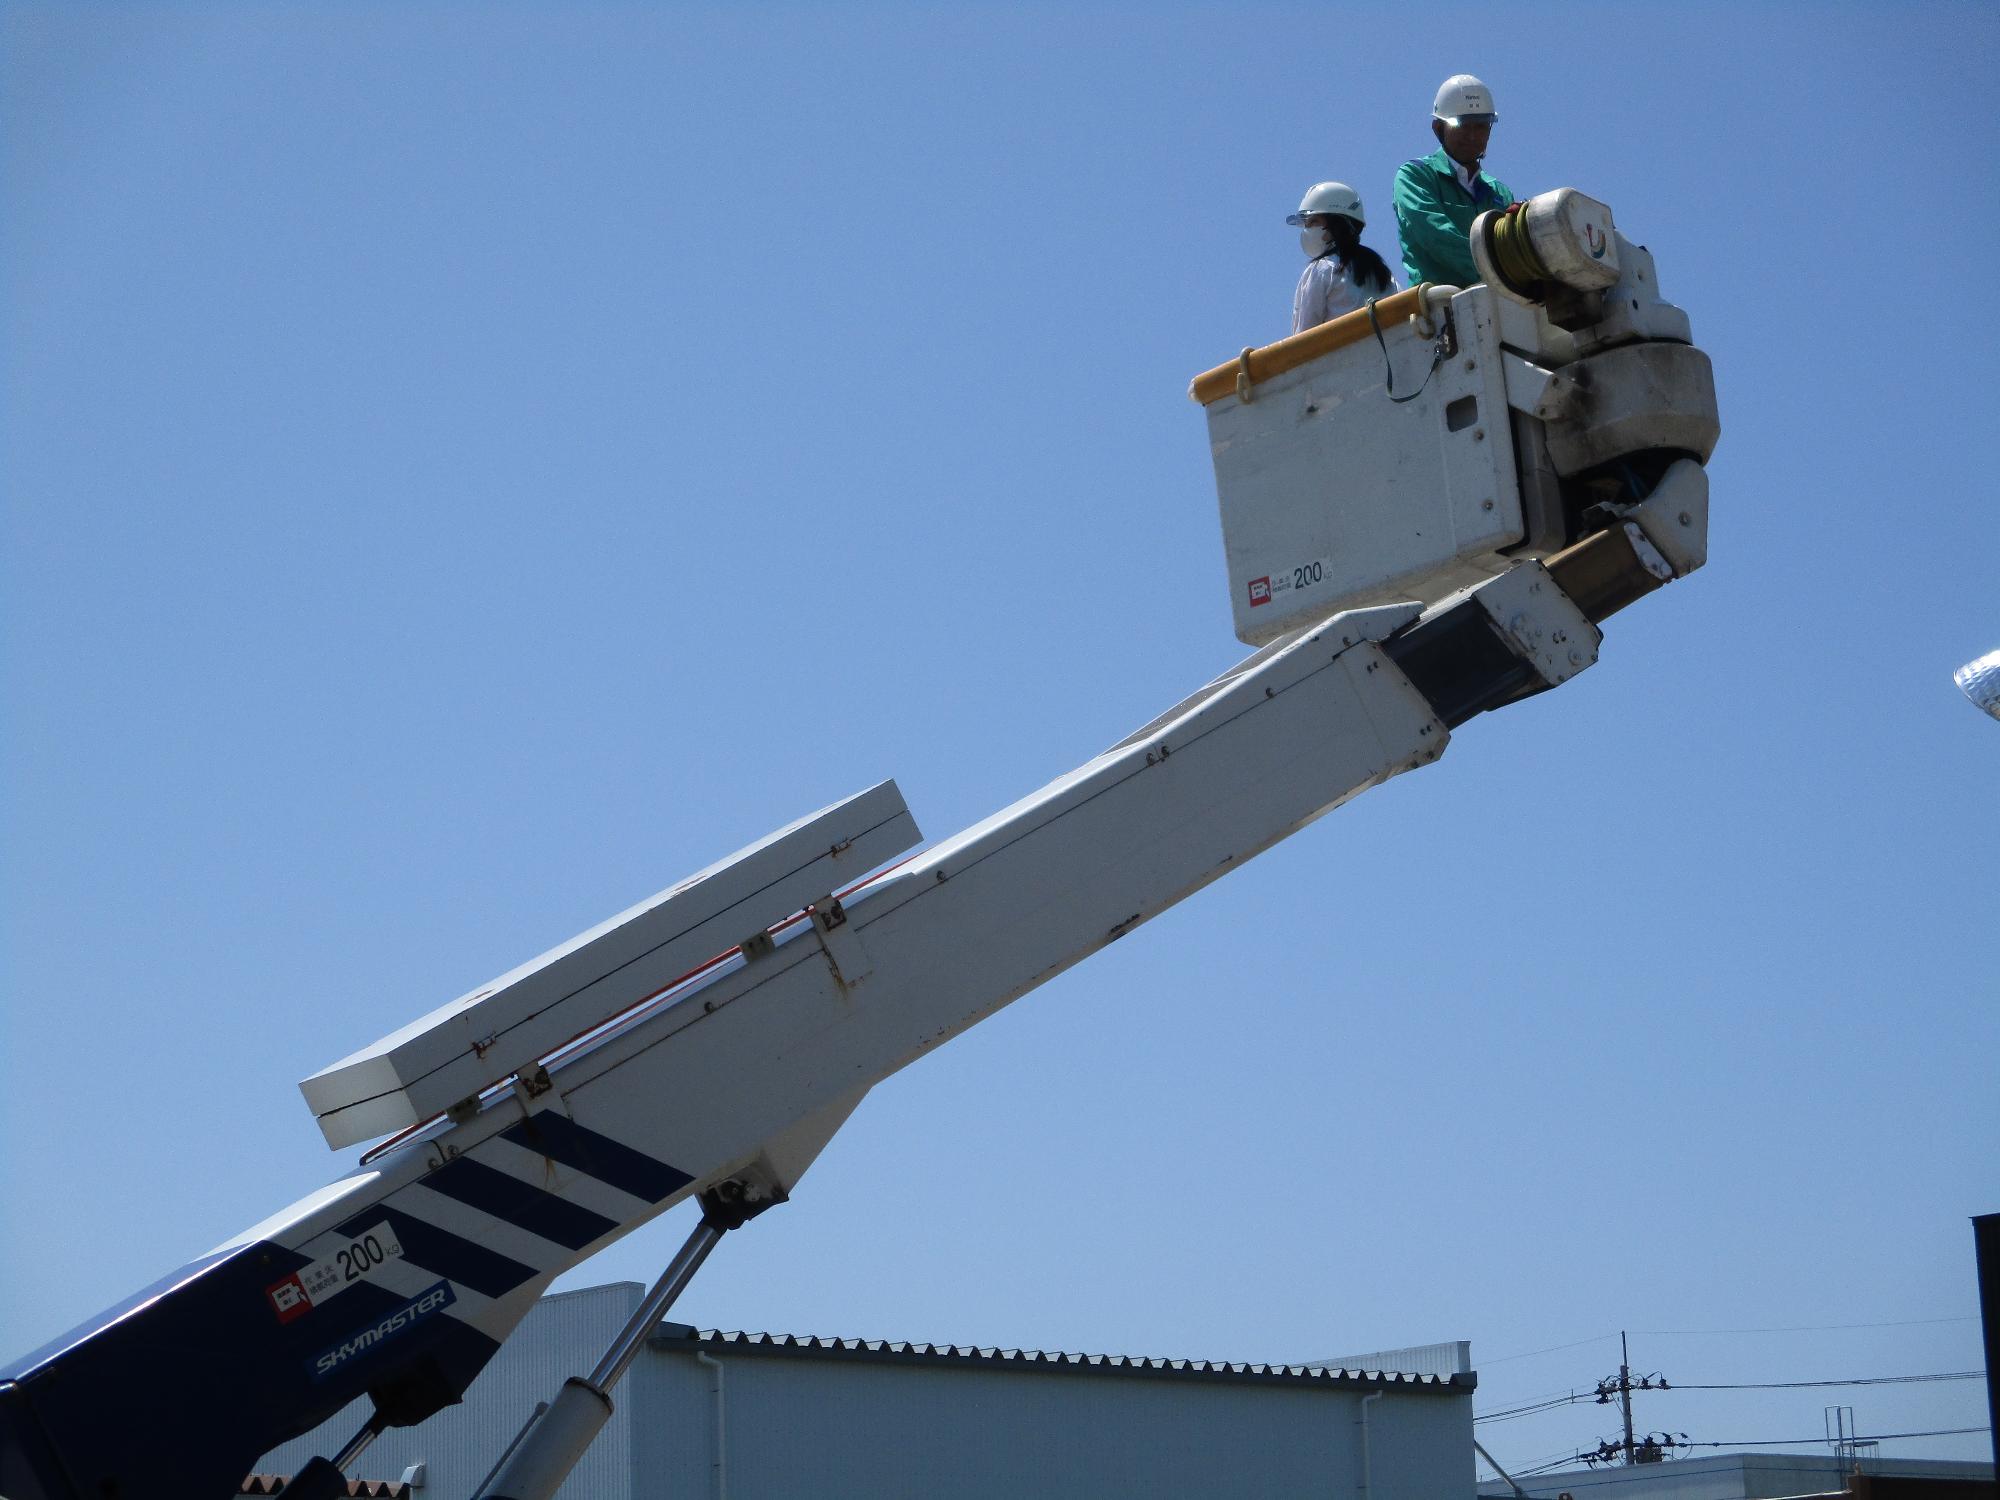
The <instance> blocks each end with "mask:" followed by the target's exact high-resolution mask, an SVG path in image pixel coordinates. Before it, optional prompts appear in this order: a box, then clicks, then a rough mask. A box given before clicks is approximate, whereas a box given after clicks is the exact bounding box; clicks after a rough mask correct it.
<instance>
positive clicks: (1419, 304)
mask: <svg viewBox="0 0 2000 1500" xmlns="http://www.w3.org/2000/svg"><path fill="white" fill-rule="evenodd" d="M1423 310H1424V288H1423V287H1421V286H1413V287H1411V288H1410V289H1409V290H1408V291H1404V292H1397V293H1395V294H1394V295H1393V296H1388V297H1384V298H1382V300H1381V301H1379V302H1377V303H1376V304H1375V316H1376V317H1378V318H1379V319H1381V320H1382V326H1383V327H1384V328H1385V329H1386V328H1392V327H1394V326H1395V325H1396V324H1398V323H1400V322H1402V321H1403V319H1405V318H1410V317H1416V316H1418V315H1419V314H1421V313H1422V312H1423ZM1371 333H1372V330H1371V329H1370V328H1369V326H1368V309H1367V308H1365V307H1364V308H1361V309H1360V310H1359V311H1357V312H1351V313H1343V314H1342V315H1341V316H1340V317H1337V318H1335V319H1333V320H1332V321H1331V322H1329V323H1322V324H1320V325H1319V326H1318V327H1317V328H1308V329H1307V330H1306V331H1305V332H1304V333H1295V334H1293V335H1292V336H1291V337H1290V338H1286V339H1279V340H1278V342H1277V343H1275V344H1266V345H1264V347H1263V348H1261V349H1245V350H1244V351H1243V352H1242V353H1241V354H1240V355H1238V356H1237V357H1236V358H1235V359H1232V360H1231V361H1230V362H1229V363H1228V364H1226V365H1217V366H1216V367H1215V368H1214V369H1213V370H1204V371H1202V373H1201V374H1199V375H1197V376H1195V378H1194V379H1193V380H1192V381H1191V382H1189V384H1188V396H1189V398H1190V399H1192V400H1195V401H1199V402H1200V403H1201V404H1202V405H1203V406H1207V405H1209V404H1210V403H1211V402H1215V401H1220V400H1221V399H1222V398H1223V397H1224V396H1234V395H1236V394H1238V391H1239V389H1243V390H1247V389H1248V388H1249V387H1251V386H1255V385H1257V384H1259V383H1260V382H1262V381H1266V380H1270V379H1272V378H1273V377H1275V376H1278V375H1282V374H1284V373H1285V371H1287V370H1296V369H1297V368H1298V367H1299V366H1300V365H1302V364H1305V363H1306V362H1307V361H1308V360H1314V359H1318V358H1319V357H1320V356H1321V355H1322V354H1330V353H1332V352H1333V351H1334V350H1335V349H1344V348H1346V347H1347V346H1348V345H1349V344H1358V343H1360V342H1361V340H1363V339H1365V338H1368V337H1370V336H1371ZM1239 380H1240V381H1241V382H1242V384H1241V385H1240V386H1239Z"/></svg>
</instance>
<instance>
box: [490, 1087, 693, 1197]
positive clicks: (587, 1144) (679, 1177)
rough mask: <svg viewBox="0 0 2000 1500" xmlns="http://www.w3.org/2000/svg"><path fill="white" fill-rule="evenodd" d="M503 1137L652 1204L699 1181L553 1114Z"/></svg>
mask: <svg viewBox="0 0 2000 1500" xmlns="http://www.w3.org/2000/svg"><path fill="white" fill-rule="evenodd" d="M500 1134H501V1136H502V1137H503V1138H504V1139H506V1140H510V1141H512V1142H513V1143H514V1144H515V1145H517V1146H521V1147H524V1148H526V1149H527V1150H529V1151H532V1152H534V1153H535V1154H536V1155H537V1156H546V1157H549V1158H550V1159H551V1160H553V1161H559V1162H561V1163H562V1164H563V1165H564V1166H566V1167H574V1168H576V1170H577V1171H579V1172H587V1173H589V1174H590V1175H591V1176H592V1177H595V1178H597V1179H598V1180H599V1181H601V1182H608V1183H610V1184H611V1185H612V1186H613V1187H615V1188H618V1189H620V1190H621V1191H623V1192H627V1193H630V1194H631V1195H632V1196H633V1197H635V1198H644V1199H645V1200H646V1201H647V1202H648V1203H658V1202H660V1201H661V1200H662V1199H663V1198H670V1197H672V1196H673V1195H674V1194H675V1193H678V1192H679V1191H680V1190H681V1189H682V1188H684V1187H686V1186H687V1185H688V1184H689V1183H690V1182H693V1181H694V1179H693V1178H692V1177H690V1176H689V1175H688V1174H687V1173H685V1172H683V1171H681V1170H680V1169H679V1168H678V1167H670V1166H668V1165H667V1164H666V1163H665V1162H663V1161H660V1160H658V1159H657V1158H655V1157H651V1156H648V1155H646V1153H645V1152H643V1151H634V1150H633V1149H632V1148H631V1147H630V1146H627V1145H625V1144H624V1143H623V1142H622V1141H614V1140H612V1139H611V1137H610V1136H608V1135H599V1134H598V1133H597V1132H596V1131H594V1130H591V1129H588V1128H586V1127H585V1126H582V1125H579V1124H577V1123H576V1121H574V1120H572V1119H571V1118H570V1117H569V1116H568V1115H566V1114H563V1113H561V1112H560V1111H557V1110H553V1109H545V1110H543V1111H542V1112H541V1113H540V1114H535V1115H529V1116H528V1118H527V1119H525V1120H522V1121H521V1122H520V1123H518V1124H515V1125H510V1126H508V1127H507V1128H506V1129H505V1130H503V1131H501V1132H500Z"/></svg>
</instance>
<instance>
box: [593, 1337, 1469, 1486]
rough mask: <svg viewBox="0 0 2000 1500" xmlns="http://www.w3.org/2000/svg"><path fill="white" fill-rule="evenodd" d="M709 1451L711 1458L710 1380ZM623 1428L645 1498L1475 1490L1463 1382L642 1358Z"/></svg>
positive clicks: (682, 1352)
mask: <svg viewBox="0 0 2000 1500" xmlns="http://www.w3.org/2000/svg"><path fill="white" fill-rule="evenodd" d="M697 1349H699V1352H701V1353H705V1354H707V1355H708V1356H709V1357H710V1358H712V1359H714V1360H716V1361H717V1362H718V1363H719V1364H720V1365H721V1366H722V1381H721V1386H722V1393H723V1394H722V1406H723V1420H722V1429H723V1432H724V1435H725V1436H724V1443H723V1446H722V1463H721V1465H720V1466H719V1468H718V1466H717V1464H716V1462H715V1455H716V1452H717V1449H716V1444H715V1427H716V1424H715V1420H714V1403H715V1372H714V1371H713V1370H712V1369H711V1368H708V1367H706V1366H703V1365H701V1364H700V1363H698V1362H697V1359H696V1357H695V1355H696V1351H697ZM645 1364H646V1379H647V1382H648V1393H647V1396H646V1397H645V1399H644V1400H643V1402H642V1403H641V1406H640V1409H641V1411H642V1415H641V1416H640V1418H639V1422H638V1425H637V1427H636V1428H635V1430H634V1434H633V1450H634V1451H633V1457H634V1461H635V1465H636V1467H637V1470H638V1474H639V1478H638V1480H637V1482H636V1488H637V1489H638V1491H639V1492H640V1493H642V1494H647V1495H658V1496H668V1495H672V1496H717V1495H722V1494H726V1495H727V1496H728V1500H777V1497H787V1500H790V1497H797V1496H811V1497H813V1500H864V1497H865V1500H894V1497H905V1496H907V1497H912V1500H914V1497H918V1496H934V1495H940V1494H949V1495H953V1496H956V1497H961V1500H983V1497H992V1500H1002V1497H1005V1500H1015V1497H1019V1496H1021V1495H1035V1496H1038V1497H1049V1500H1061V1497H1066V1496H1077V1497H1085V1496H1093V1497H1116V1496H1134V1497H1137V1496H1148V1497H1151V1496H1157V1495H1161V1494H1173V1495H1177V1496H1216V1497H1222V1496H1230V1497H1236V1496H1254V1495H1300V1494H1313V1495H1322V1496H1357V1497H1358V1496H1361V1495H1363V1494H1366V1495H1367V1496H1368V1500H1439V1497H1447V1500H1454V1497H1470V1496H1471V1495H1472V1493H1473V1487H1474V1474H1473V1462H1472V1443H1471V1438H1472V1393H1471V1390H1470V1388H1466V1389H1464V1390H1463V1391H1439V1390H1437V1389H1435V1388H1430V1389H1414V1388H1413V1389H1410V1390H1407V1391H1391V1392H1386V1393H1385V1394H1384V1395H1383V1396H1382V1398H1381V1399H1379V1400H1375V1401H1373V1402H1370V1404H1369V1432H1368V1447H1369V1467H1370V1471H1371V1472H1370V1476H1369V1483H1368V1486H1367V1488H1366V1490H1365V1491H1364V1490H1363V1488H1362V1467H1361V1466H1362V1460H1361V1429H1360V1425H1359V1419H1360V1413H1361V1402H1362V1399H1363V1396H1364V1395H1365V1394H1367V1393H1366V1392H1365V1391H1362V1390H1359V1389H1354V1388H1352V1387H1342V1386H1339V1385H1336V1384H1332V1383H1322V1384H1318V1385H1314V1384H1311V1383H1308V1382H1305V1381H1303V1380H1302V1381H1299V1382H1297V1383H1296V1384H1294V1383H1289V1382H1278V1381H1272V1382H1255V1383H1253V1382H1247V1381H1231V1380H1227V1379H1220V1378H1219V1379H1215V1380H1201V1379H1193V1378H1185V1377H1167V1376H1161V1375H1149V1374H1146V1373H1142V1372H1136V1371H1132V1370H1129V1369H1125V1370H1112V1369H1108V1368H1102V1367H1096V1368H1093V1367H1077V1366H1073V1365H1061V1366H1036V1365H1027V1364H1022V1365H1011V1366H1010V1365H1002V1364H997V1363H994V1364H984V1365H978V1364H947V1363H942V1362H939V1363H926V1362H924V1361H922V1360H916V1359H912V1360H880V1361H868V1360H850V1359H824V1358H809V1357H792V1358H788V1357H785V1356H784V1355H783V1354H775V1353H770V1352H759V1353H755V1354H751V1353H748V1352H744V1351H741V1350H739V1351H737V1352H735V1353H732V1352H731V1351H730V1350H729V1349H727V1348H726V1347H715V1346H712V1345H711V1346H691V1347H689V1348H686V1349H667V1348H661V1347H658V1346H656V1347H655V1348H654V1349H652V1350H649V1352H648V1357H647V1360H646V1361H645Z"/></svg>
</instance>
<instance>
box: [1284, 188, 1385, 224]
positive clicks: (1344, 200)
mask: <svg viewBox="0 0 2000 1500" xmlns="http://www.w3.org/2000/svg"><path fill="white" fill-rule="evenodd" d="M1312 214H1339V215H1340V216H1341V217H1342V218H1343V219H1352V220H1353V221H1354V222H1355V223H1356V224H1357V225H1366V224H1367V222H1368V220H1367V219H1366V218H1365V217H1363V216H1362V213H1361V195H1360V194H1359V193H1357V192H1355V191H1354V189H1353V188H1351V187H1349V186H1348V185H1347V184H1346V183H1344V182H1315V183H1314V184H1313V185H1312V186H1311V187H1309V188H1307V189H1306V195H1305V197H1303V198H1301V199H1300V200H1299V211H1298V212H1297V213H1295V214H1287V215H1285V222H1286V223H1287V224H1303V223H1305V221H1306V219H1307V218H1308V217H1309V216H1310V215H1312Z"/></svg>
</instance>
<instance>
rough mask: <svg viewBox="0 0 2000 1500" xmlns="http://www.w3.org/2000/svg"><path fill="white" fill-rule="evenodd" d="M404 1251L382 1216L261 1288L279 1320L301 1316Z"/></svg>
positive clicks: (367, 1276) (369, 1275) (336, 1295)
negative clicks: (376, 1222)
mask: <svg viewBox="0 0 2000 1500" xmlns="http://www.w3.org/2000/svg"><path fill="white" fill-rule="evenodd" d="M402 1254H403V1246H402V1243H401V1241H399V1240H398V1239H397V1238H396V1231H395V1230H393V1229H391V1228H390V1227H389V1221H388V1220H386V1219H384V1220H383V1221H382V1222H381V1223H380V1224H377V1225H376V1226H375V1227H374V1228H373V1229H366V1230H363V1231H362V1232H361V1233H360V1234H358V1235H356V1236H354V1238H352V1239H350V1240H348V1241H347V1242H346V1243H344V1244H342V1245H339V1246H337V1247H335V1249H334V1252H333V1254H331V1255H326V1256H322V1257H321V1258H320V1259H318V1260H316V1261H314V1262H313V1263H312V1264H311V1265H309V1266H301V1267H299V1269H298V1270H296V1271H294V1272H293V1273H292V1274H291V1275H289V1276H287V1277H286V1278H285V1279H284V1280H283V1281H279V1282H275V1283H273V1284H272V1285H271V1286H268V1287H266V1288H265V1289H264V1295H265V1296H267V1297H269V1298H270V1299H271V1310H272V1311H273V1312H275V1313H276V1314H277V1315H278V1321H279V1322H280V1323H289V1322H291V1321H292V1319H294V1318H302V1317H304V1316H305V1315H306V1314H307V1313H309V1312H311V1311H312V1310H313V1309H314V1308H315V1307H318V1306H320V1305H321V1304H322V1303H324V1302H327V1301H329V1300H331V1299H332V1298H334V1297H338V1296H339V1295H340V1294H341V1293H342V1292H344V1291H346V1290H347V1289H348V1288H349V1287H351V1286H353V1285H354V1284H355V1283H356V1282H357V1281H366V1280H368V1279H369V1278H370V1277H371V1276H372V1275H373V1274H374V1273H375V1272H376V1271H377V1270H379V1269H380V1268H381V1267H383V1266H386V1265H387V1264H388V1263H389V1262H390V1261H392V1260H400V1259H401V1258H402Z"/></svg>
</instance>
